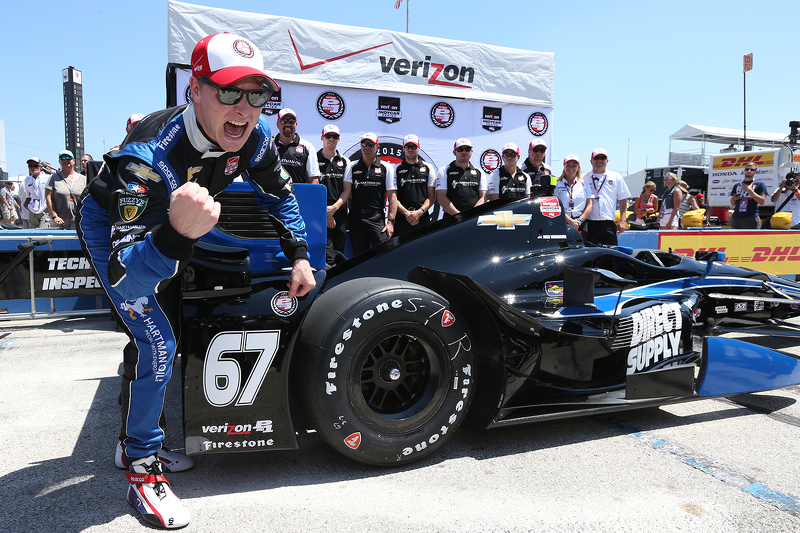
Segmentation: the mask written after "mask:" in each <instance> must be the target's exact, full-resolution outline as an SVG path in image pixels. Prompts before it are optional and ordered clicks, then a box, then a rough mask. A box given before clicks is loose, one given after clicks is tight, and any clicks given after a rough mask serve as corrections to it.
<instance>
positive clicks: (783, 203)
mask: <svg viewBox="0 0 800 533" xmlns="http://www.w3.org/2000/svg"><path fill="white" fill-rule="evenodd" d="M797 179H798V173H797V172H789V173H788V174H786V178H785V179H784V180H783V181H782V182H781V184H780V185H779V186H778V188H777V189H775V192H774V193H772V197H771V198H770V199H771V200H772V202H773V203H774V204H775V212H776V213H791V214H792V226H795V225H797V224H798V223H800V198H798V190H797Z"/></svg>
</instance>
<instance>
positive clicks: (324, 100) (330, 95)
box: [317, 91, 345, 120]
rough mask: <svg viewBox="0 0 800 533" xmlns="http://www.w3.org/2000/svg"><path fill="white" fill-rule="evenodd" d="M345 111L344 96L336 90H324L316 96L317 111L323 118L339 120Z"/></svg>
mask: <svg viewBox="0 0 800 533" xmlns="http://www.w3.org/2000/svg"><path fill="white" fill-rule="evenodd" d="M344 112H345V103H344V98H342V95H340V94H339V93H337V92H334V91H325V92H324V93H322V94H320V95H319V96H318V97H317V113H319V116H321V117H322V118H323V119H325V120H339V119H340V118H342V116H343V115H344Z"/></svg>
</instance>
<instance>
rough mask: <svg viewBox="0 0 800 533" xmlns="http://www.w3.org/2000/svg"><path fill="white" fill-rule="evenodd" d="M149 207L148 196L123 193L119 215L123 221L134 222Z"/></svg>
mask: <svg viewBox="0 0 800 533" xmlns="http://www.w3.org/2000/svg"><path fill="white" fill-rule="evenodd" d="M145 207H147V197H146V196H138V195H137V196H134V195H132V194H121V195H120V196H119V216H120V218H121V219H122V221H123V222H132V221H134V220H136V219H137V218H139V217H140V216H141V215H142V213H144V208H145Z"/></svg>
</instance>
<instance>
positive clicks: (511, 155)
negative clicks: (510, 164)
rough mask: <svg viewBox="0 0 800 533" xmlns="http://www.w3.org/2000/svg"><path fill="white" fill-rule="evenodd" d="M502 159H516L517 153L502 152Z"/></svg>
mask: <svg viewBox="0 0 800 533" xmlns="http://www.w3.org/2000/svg"><path fill="white" fill-rule="evenodd" d="M503 157H507V158H509V159H510V158H512V157H517V153H516V152H503Z"/></svg>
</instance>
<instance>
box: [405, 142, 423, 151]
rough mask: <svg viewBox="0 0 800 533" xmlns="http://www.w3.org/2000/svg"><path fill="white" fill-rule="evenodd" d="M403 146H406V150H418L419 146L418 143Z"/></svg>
mask: <svg viewBox="0 0 800 533" xmlns="http://www.w3.org/2000/svg"><path fill="white" fill-rule="evenodd" d="M403 148H405V149H406V150H416V149H418V148H419V146H417V145H416V144H411V143H409V144H406V145H405V146H403Z"/></svg>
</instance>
